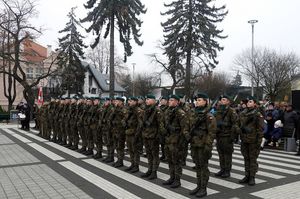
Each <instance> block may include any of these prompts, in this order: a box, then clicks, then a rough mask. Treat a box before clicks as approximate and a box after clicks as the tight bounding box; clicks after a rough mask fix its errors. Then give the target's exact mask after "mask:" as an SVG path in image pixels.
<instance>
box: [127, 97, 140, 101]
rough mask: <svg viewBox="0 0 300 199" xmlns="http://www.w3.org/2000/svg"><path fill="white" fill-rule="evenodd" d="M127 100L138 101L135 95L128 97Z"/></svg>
mask: <svg viewBox="0 0 300 199" xmlns="http://www.w3.org/2000/svg"><path fill="white" fill-rule="evenodd" d="M127 100H133V101H139V99H138V98H137V97H134V96H130V97H128V98H127Z"/></svg>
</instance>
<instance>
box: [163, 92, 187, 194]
mask: <svg viewBox="0 0 300 199" xmlns="http://www.w3.org/2000/svg"><path fill="white" fill-rule="evenodd" d="M179 101H180V98H179V97H178V96H177V95H170V96H169V102H168V104H169V108H168V110H167V111H166V113H165V120H164V129H165V133H164V134H165V152H166V156H167V161H168V165H169V173H170V178H169V179H168V180H166V181H165V182H163V184H164V185H170V187H171V188H177V187H180V186H181V182H180V178H181V176H182V165H183V164H182V161H183V155H184V144H185V143H186V136H189V132H188V122H186V113H185V111H183V110H182V109H181V108H180V107H179Z"/></svg>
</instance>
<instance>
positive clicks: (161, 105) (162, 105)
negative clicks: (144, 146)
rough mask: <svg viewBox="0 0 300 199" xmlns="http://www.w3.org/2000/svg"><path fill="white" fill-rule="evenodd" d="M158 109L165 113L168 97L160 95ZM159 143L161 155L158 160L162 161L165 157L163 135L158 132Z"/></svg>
mask: <svg viewBox="0 0 300 199" xmlns="http://www.w3.org/2000/svg"><path fill="white" fill-rule="evenodd" d="M159 109H160V110H161V113H162V114H163V115H165V113H166V111H167V110H168V98H167V97H165V96H162V97H161V98H160V101H159ZM159 143H160V150H161V157H160V158H159V159H160V160H162V161H164V160H165V159H166V155H165V136H164V135H163V134H162V133H160V134H159Z"/></svg>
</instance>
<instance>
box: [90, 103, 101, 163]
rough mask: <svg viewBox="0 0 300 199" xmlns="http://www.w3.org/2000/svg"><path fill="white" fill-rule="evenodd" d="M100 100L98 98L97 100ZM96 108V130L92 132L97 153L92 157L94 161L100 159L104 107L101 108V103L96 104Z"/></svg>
mask: <svg viewBox="0 0 300 199" xmlns="http://www.w3.org/2000/svg"><path fill="white" fill-rule="evenodd" d="M97 99H98V100H100V98H97ZM98 104H99V105H98V107H97V109H96V113H95V122H96V130H95V131H94V132H93V139H94V144H95V146H96V151H97V153H96V154H95V155H93V158H94V159H99V158H102V150H103V133H102V114H103V112H104V105H103V106H102V105H101V104H102V102H98Z"/></svg>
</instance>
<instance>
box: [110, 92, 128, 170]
mask: <svg viewBox="0 0 300 199" xmlns="http://www.w3.org/2000/svg"><path fill="white" fill-rule="evenodd" d="M124 101H125V99H124V98H122V97H116V98H115V100H114V101H113V103H114V110H113V112H112V113H111V115H110V118H109V121H110V123H109V127H110V129H111V136H112V141H113V145H112V146H111V148H109V149H108V152H109V156H110V159H114V150H116V151H117V158H118V159H117V161H116V162H115V163H113V166H114V167H116V168H118V167H122V166H123V165H124V164H123V160H124V156H125V137H126V136H125V126H126V123H125V121H124V119H125V115H126V109H125V107H124Z"/></svg>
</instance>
